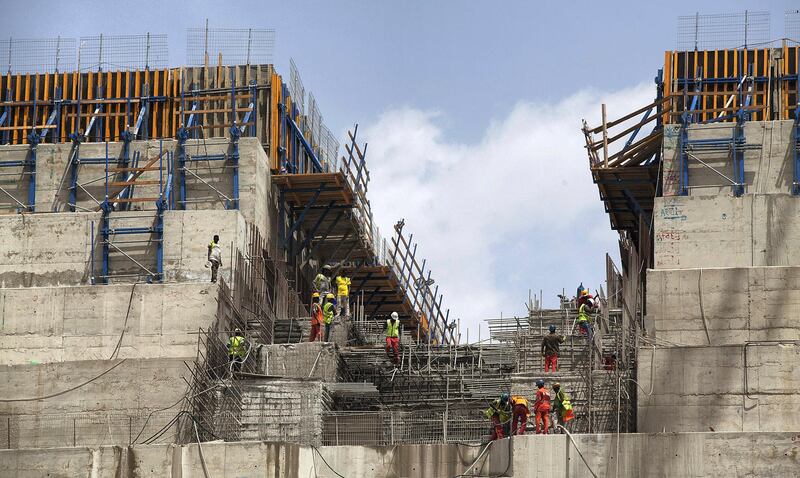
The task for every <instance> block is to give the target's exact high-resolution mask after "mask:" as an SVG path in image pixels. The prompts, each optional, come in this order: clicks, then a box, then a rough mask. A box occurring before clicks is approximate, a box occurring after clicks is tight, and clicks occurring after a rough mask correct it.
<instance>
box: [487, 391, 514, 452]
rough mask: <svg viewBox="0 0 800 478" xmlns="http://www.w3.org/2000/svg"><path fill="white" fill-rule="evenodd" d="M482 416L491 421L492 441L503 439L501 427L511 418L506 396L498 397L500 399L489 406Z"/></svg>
mask: <svg viewBox="0 0 800 478" xmlns="http://www.w3.org/2000/svg"><path fill="white" fill-rule="evenodd" d="M483 414H484V415H486V418H488V419H490V420H491V421H492V440H497V439H498V438H504V437H505V435H504V434H503V425H504V424H505V423H506V422H508V420H509V418H511V403H509V399H508V394H507V393H504V394H502V395H500V398H497V399H495V400H494V401H493V402H492V403H490V404H489V408H488V409H486V411H485V412H484V413H483Z"/></svg>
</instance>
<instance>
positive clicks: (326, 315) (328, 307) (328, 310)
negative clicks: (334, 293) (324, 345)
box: [322, 302, 335, 325]
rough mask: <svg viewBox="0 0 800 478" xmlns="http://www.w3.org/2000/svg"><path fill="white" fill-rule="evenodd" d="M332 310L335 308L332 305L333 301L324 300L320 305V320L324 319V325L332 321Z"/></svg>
mask: <svg viewBox="0 0 800 478" xmlns="http://www.w3.org/2000/svg"><path fill="white" fill-rule="evenodd" d="M334 312H335V308H334V307H333V302H326V303H325V305H324V306H323V307H322V320H324V321H325V325H330V324H331V322H333V313H334Z"/></svg>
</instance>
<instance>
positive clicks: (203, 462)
mask: <svg viewBox="0 0 800 478" xmlns="http://www.w3.org/2000/svg"><path fill="white" fill-rule="evenodd" d="M192 425H193V426H194V436H195V437H197V450H198V451H199V452H200V464H201V465H202V466H203V475H205V477H206V478H211V475H209V474H208V469H207V468H206V459H205V457H204V456H203V445H201V444H200V434H199V433H197V423H195V422H192Z"/></svg>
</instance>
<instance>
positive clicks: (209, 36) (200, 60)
mask: <svg viewBox="0 0 800 478" xmlns="http://www.w3.org/2000/svg"><path fill="white" fill-rule="evenodd" d="M274 50H275V30H271V29H270V30H256V29H253V28H242V29H238V28H207V27H206V28H189V29H188V30H187V31H186V64H187V66H203V65H205V58H206V54H208V62H209V64H211V65H216V64H217V62H218V57H219V55H220V54H221V55H222V64H223V65H262V64H271V63H272V55H273V52H274Z"/></svg>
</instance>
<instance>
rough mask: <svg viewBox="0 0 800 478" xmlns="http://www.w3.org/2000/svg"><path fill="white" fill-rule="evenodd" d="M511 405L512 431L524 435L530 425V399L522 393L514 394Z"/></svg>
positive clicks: (514, 433)
mask: <svg viewBox="0 0 800 478" xmlns="http://www.w3.org/2000/svg"><path fill="white" fill-rule="evenodd" d="M511 407H512V408H511V433H512V434H513V435H524V434H525V428H527V427H528V417H530V416H531V411H530V409H529V408H528V399H527V398H525V397H523V396H522V395H514V396H512V397H511Z"/></svg>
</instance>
